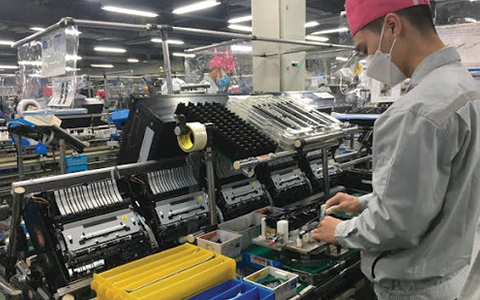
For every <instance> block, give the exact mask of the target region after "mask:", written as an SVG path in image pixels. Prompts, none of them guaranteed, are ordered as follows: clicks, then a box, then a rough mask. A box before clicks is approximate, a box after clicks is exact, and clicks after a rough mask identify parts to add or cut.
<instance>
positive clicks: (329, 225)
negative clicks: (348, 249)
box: [313, 217, 342, 244]
mask: <svg viewBox="0 0 480 300" xmlns="http://www.w3.org/2000/svg"><path fill="white" fill-rule="evenodd" d="M341 222H342V221H341V220H339V219H335V218H332V217H325V218H324V219H323V220H322V221H321V222H320V224H319V225H318V228H317V229H316V230H315V232H314V233H313V238H314V239H316V240H317V241H323V242H327V243H331V244H336V243H337V239H336V238H335V229H337V226H338V224H340V223H341Z"/></svg>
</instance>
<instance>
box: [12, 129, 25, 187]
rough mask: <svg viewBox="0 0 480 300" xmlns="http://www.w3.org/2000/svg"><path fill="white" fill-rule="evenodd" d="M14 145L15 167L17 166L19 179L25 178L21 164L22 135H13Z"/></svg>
mask: <svg viewBox="0 0 480 300" xmlns="http://www.w3.org/2000/svg"><path fill="white" fill-rule="evenodd" d="M14 138H15V145H16V148H17V168H18V178H20V180H24V179H25V169H24V166H23V152H22V137H21V136H19V135H16V136H14Z"/></svg>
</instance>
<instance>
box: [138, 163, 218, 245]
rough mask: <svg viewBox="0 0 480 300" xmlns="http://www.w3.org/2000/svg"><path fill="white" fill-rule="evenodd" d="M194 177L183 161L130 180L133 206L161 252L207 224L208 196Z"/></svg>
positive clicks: (192, 171) (191, 169)
mask: <svg viewBox="0 0 480 300" xmlns="http://www.w3.org/2000/svg"><path fill="white" fill-rule="evenodd" d="M177 163H181V162H177ZM196 174H197V173H196V170H195V169H194V168H193V167H192V166H191V165H188V164H186V163H185V162H184V161H183V164H182V165H180V166H170V167H166V168H165V169H161V170H158V171H154V172H150V173H147V174H143V175H141V176H132V177H131V178H130V184H131V186H132V190H133V193H134V194H135V196H134V198H135V201H134V203H135V205H136V206H137V207H138V210H139V212H140V214H141V215H142V216H143V217H144V218H145V219H146V220H147V222H148V225H149V226H150V227H151V228H152V230H153V232H154V234H155V237H156V240H157V242H158V244H159V246H160V248H162V249H163V248H168V247H171V246H172V245H175V244H178V243H179V239H180V238H181V237H185V236H187V235H188V234H192V233H195V232H198V231H200V230H201V229H202V228H204V227H205V226H207V225H208V220H209V206H208V195H207V194H206V193H205V191H203V189H202V188H201V186H200V183H199V179H198V176H195V175H196Z"/></svg>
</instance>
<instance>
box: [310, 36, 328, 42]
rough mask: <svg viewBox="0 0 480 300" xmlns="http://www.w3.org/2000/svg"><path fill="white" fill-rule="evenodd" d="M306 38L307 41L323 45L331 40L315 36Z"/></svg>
mask: <svg viewBox="0 0 480 300" xmlns="http://www.w3.org/2000/svg"><path fill="white" fill-rule="evenodd" d="M305 38H306V39H307V40H310V41H315V42H321V43H325V42H328V40H329V38H327V37H324V36H314V35H307V36H306V37H305Z"/></svg>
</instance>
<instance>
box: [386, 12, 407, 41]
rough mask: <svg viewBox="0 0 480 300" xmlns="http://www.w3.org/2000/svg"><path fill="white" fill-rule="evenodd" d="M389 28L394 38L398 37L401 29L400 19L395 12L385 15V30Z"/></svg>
mask: <svg viewBox="0 0 480 300" xmlns="http://www.w3.org/2000/svg"><path fill="white" fill-rule="evenodd" d="M388 30H390V31H391V33H392V35H393V37H394V38H398V37H399V36H400V35H401V34H402V31H403V24H402V19H401V18H400V16H399V15H397V14H396V13H390V14H388V15H386V16H385V31H388Z"/></svg>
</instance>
